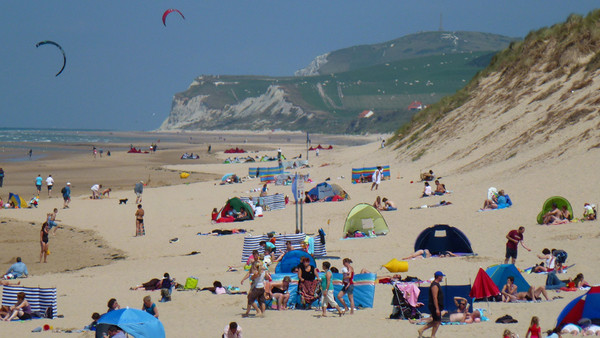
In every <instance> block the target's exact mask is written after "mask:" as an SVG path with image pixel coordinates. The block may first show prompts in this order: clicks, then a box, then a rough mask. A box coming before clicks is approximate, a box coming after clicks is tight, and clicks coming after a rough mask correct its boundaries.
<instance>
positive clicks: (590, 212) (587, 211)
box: [0, 199, 596, 221]
mask: <svg viewBox="0 0 600 338" xmlns="http://www.w3.org/2000/svg"><path fill="white" fill-rule="evenodd" d="M1 202H2V200H1V199H0V203H1ZM583 218H584V219H586V220H588V221H595V220H596V206H595V205H593V204H589V203H585V204H584V205H583Z"/></svg>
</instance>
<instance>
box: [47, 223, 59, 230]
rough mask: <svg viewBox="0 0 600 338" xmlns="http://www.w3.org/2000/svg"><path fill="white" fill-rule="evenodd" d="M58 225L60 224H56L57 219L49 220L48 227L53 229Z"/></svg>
mask: <svg viewBox="0 0 600 338" xmlns="http://www.w3.org/2000/svg"><path fill="white" fill-rule="evenodd" d="M57 225H58V224H56V222H55V221H48V229H52V228H54V227H55V226H57Z"/></svg>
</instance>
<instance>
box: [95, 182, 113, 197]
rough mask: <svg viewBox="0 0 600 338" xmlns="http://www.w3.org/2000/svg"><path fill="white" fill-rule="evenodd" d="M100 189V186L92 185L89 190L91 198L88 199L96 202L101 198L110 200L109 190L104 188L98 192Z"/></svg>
mask: <svg viewBox="0 0 600 338" xmlns="http://www.w3.org/2000/svg"><path fill="white" fill-rule="evenodd" d="M100 189H102V184H94V185H92V187H91V188H90V190H91V191H92V196H90V199H93V200H96V199H100V198H103V197H108V198H110V193H111V191H112V189H111V188H106V189H104V190H102V191H100Z"/></svg>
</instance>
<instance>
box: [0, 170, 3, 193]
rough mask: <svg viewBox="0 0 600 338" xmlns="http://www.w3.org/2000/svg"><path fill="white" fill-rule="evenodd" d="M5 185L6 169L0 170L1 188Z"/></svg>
mask: <svg viewBox="0 0 600 338" xmlns="http://www.w3.org/2000/svg"><path fill="white" fill-rule="evenodd" d="M3 184H4V169H2V168H0V188H2V185H3Z"/></svg>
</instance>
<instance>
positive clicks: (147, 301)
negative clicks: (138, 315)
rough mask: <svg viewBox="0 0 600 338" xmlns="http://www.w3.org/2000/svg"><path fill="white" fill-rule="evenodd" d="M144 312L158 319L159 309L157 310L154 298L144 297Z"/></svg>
mask: <svg viewBox="0 0 600 338" xmlns="http://www.w3.org/2000/svg"><path fill="white" fill-rule="evenodd" d="M142 311H146V312H148V314H150V315H152V316H154V318H158V309H157V308H156V304H154V303H153V302H152V298H151V297H150V296H146V297H144V303H143V304H142Z"/></svg>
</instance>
